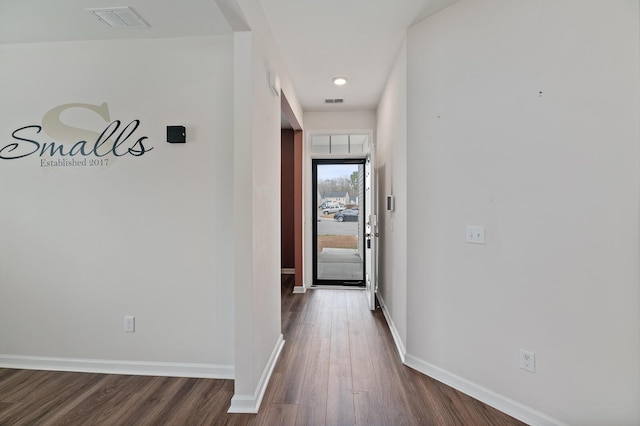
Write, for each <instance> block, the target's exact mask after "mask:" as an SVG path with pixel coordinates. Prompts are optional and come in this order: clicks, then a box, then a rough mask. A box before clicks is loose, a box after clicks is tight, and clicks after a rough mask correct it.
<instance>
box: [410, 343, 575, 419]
mask: <svg viewBox="0 0 640 426" xmlns="http://www.w3.org/2000/svg"><path fill="white" fill-rule="evenodd" d="M404 364H405V365H406V366H408V367H411V368H413V369H414V370H417V371H419V372H420V373H422V374H426V375H427V376H429V377H431V378H433V379H436V380H438V381H439V382H442V383H444V384H445V385H447V386H451V387H452V388H454V389H456V390H458V391H460V392H462V393H464V394H466V395H469V396H470V397H472V398H475V399H477V400H478V401H481V402H484V403H485V404H487V405H489V406H491V407H493V408H495V409H496V410H500V411H502V412H503V413H505V414H508V415H510V416H511V417H514V418H516V419H518V420H520V421H523V422H525V423H527V424H529V425H532V426H567V423H563V422H561V421H560V420H557V419H554V418H552V417H550V416H547V415H546V414H544V413H541V412H539V411H537V410H534V409H533V408H531V407H528V406H526V405H524V404H521V403H519V402H517V401H514V400H512V399H510V398H507V397H506V396H504V395H500V394H498V393H496V392H493V391H492V390H490V389H487V388H485V387H482V386H480V385H478V384H477V383H474V382H471V381H469V380H466V379H464V378H462V377H460V376H458V375H456V374H453V373H451V372H449V371H447V370H445V369H443V368H440V367H438V366H436V365H433V364H431V363H429V362H427V361H424V360H422V359H420V358H418V357H415V356H413V355H411V354H406V357H405V361H404Z"/></svg>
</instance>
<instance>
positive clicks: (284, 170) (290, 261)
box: [280, 130, 295, 268]
mask: <svg viewBox="0 0 640 426" xmlns="http://www.w3.org/2000/svg"><path fill="white" fill-rule="evenodd" d="M281 145H282V150H281V157H282V160H281V170H280V173H281V174H280V176H281V190H280V194H281V196H280V225H281V228H280V229H281V243H280V244H281V263H280V266H281V268H295V214H294V213H295V207H294V198H295V191H294V186H295V184H294V183H295V170H294V169H295V166H294V131H293V130H282V136H281Z"/></svg>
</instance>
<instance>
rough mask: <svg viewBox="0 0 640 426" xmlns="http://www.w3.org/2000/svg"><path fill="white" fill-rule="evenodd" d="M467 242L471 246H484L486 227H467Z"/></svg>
mask: <svg viewBox="0 0 640 426" xmlns="http://www.w3.org/2000/svg"><path fill="white" fill-rule="evenodd" d="M466 242H468V243H471V244H484V226H473V225H467V237H466Z"/></svg>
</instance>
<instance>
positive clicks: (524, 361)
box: [520, 349, 536, 373]
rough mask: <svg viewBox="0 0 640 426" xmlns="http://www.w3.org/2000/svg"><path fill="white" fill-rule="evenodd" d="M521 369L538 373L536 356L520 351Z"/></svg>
mask: <svg viewBox="0 0 640 426" xmlns="http://www.w3.org/2000/svg"><path fill="white" fill-rule="evenodd" d="M520 368H522V369H523V370H527V371H530V372H532V373H535V372H536V354H534V353H533V352H529V351H525V350H524V349H520Z"/></svg>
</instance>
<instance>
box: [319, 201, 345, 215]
mask: <svg viewBox="0 0 640 426" xmlns="http://www.w3.org/2000/svg"><path fill="white" fill-rule="evenodd" d="M342 210H344V205H342V204H338V203H326V205H325V206H324V207H322V213H323V214H329V213H335V212H339V211H342Z"/></svg>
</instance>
